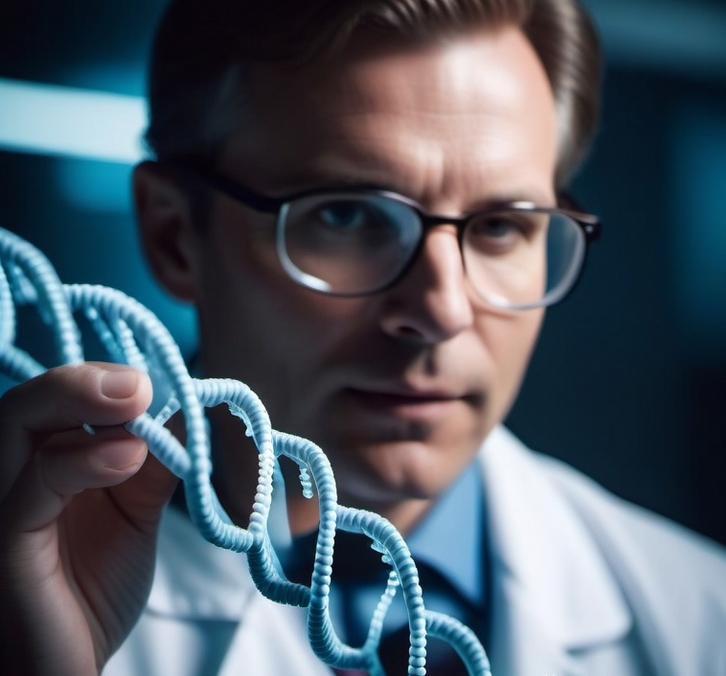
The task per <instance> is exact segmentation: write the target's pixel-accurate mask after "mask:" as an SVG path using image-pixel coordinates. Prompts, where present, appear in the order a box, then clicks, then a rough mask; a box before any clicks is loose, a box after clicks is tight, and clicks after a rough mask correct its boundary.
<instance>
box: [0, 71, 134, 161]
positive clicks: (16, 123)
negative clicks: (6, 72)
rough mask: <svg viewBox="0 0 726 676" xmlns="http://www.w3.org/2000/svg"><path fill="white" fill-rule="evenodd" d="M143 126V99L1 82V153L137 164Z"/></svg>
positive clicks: (25, 83)
mask: <svg viewBox="0 0 726 676" xmlns="http://www.w3.org/2000/svg"><path fill="white" fill-rule="evenodd" d="M145 126H146V105H145V103H144V100H143V99H142V98H140V97H135V96H126V95H122V94H109V93H106V92H93V91H87V90H83V89H74V88H72V87H60V86H56V85H44V84H36V83H30V82H21V81H17V80H7V79H3V78H0V149H4V150H14V151H20V152H29V153H38V154H42V155H62V156H70V157H80V158H87V159H95V160H105V161H109V162H123V163H134V162H137V161H139V160H140V159H141V158H142V157H143V156H144V150H143V146H142V143H141V136H142V133H143V130H144V128H145Z"/></svg>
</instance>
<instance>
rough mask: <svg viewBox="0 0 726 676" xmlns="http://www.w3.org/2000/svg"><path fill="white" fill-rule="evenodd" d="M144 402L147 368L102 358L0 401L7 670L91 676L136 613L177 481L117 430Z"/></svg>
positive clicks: (0, 551) (2, 659)
mask: <svg viewBox="0 0 726 676" xmlns="http://www.w3.org/2000/svg"><path fill="white" fill-rule="evenodd" d="M150 400H151V383H150V381H149V378H148V377H147V376H146V375H145V374H143V373H140V372H138V371H135V370H133V369H131V368H129V367H126V366H121V365H117V364H100V363H97V364H91V363H87V364H81V365H78V366H62V367H59V368H56V369H52V370H50V371H48V372H47V373H45V374H43V375H41V376H39V377H37V378H34V379H32V380H30V381H28V382H26V383H24V384H22V385H19V386H18V387H15V388H13V389H12V390H10V391H9V392H7V393H6V394H5V396H3V397H2V399H0V664H2V667H3V668H2V672H3V674H8V676H9V675H10V674H12V675H15V674H18V675H22V676H35V675H36V674H53V675H54V676H66V675H67V676H87V675H97V674H98V673H99V672H100V671H101V669H102V667H103V665H104V664H105V662H106V660H107V659H108V658H109V657H110V656H111V654H112V653H113V652H114V651H115V650H116V649H117V648H118V647H119V645H120V644H121V642H122V641H123V640H124V639H125V637H126V636H127V635H128V633H129V631H130V630H131V628H132V627H133V625H134V623H135V622H136V620H137V619H138V616H139V614H140V612H141V610H142V609H143V607H144V605H145V603H146V599H147V597H148V594H149V589H150V586H151V580H152V576H153V571H154V561H155V548H156V533H157V529H158V524H159V520H160V517H161V513H162V510H163V508H164V505H165V504H166V502H167V501H168V499H169V497H170V496H171V493H172V492H173V490H174V486H175V485H176V478H175V477H174V476H173V475H172V474H171V473H170V472H169V471H168V470H167V469H166V468H165V467H163V465H161V463H159V462H158V461H157V460H156V459H155V458H154V457H153V456H151V455H150V454H147V449H146V445H145V444H144V442H143V441H142V440H141V439H138V438H137V437H134V436H133V435H131V434H130V433H129V432H127V431H126V430H125V429H124V428H123V426H122V425H123V423H125V422H127V421H129V420H131V419H132V418H134V417H136V416H138V415H139V414H141V413H142V412H143V411H145V410H146V408H147V407H148V405H149V402H150ZM84 423H86V424H88V425H91V426H92V427H93V430H95V434H91V433H89V431H87V429H86V428H84V426H83V425H84ZM8 669H9V670H8Z"/></svg>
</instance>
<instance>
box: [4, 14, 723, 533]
mask: <svg viewBox="0 0 726 676" xmlns="http://www.w3.org/2000/svg"><path fill="white" fill-rule="evenodd" d="M587 4H588V5H589V6H590V8H591V10H592V12H593V14H594V16H595V17H596V19H597V21H598V23H599V25H600V27H601V31H602V34H603V40H604V45H605V50H606V57H607V63H608V69H607V74H606V77H605V81H604V110H603V117H602V130H601V132H600V135H599V137H598V139H597V142H596V145H595V147H594V149H593V152H592V154H591V156H590V158H589V160H588V161H587V163H586V164H585V166H584V168H583V171H582V173H581V174H580V176H579V177H578V179H577V180H576V181H575V183H574V186H573V193H574V195H575V196H576V197H577V198H578V200H579V201H580V202H582V203H583V205H584V206H585V207H586V208H587V209H589V210H591V211H593V212H595V213H598V214H599V215H600V216H601V217H602V220H603V223H604V229H603V236H602V239H601V241H599V242H598V243H597V244H596V245H595V246H594V247H593V248H592V251H591V256H590V258H589V261H588V266H587V269H586V274H585V278H584V279H583V281H582V283H581V284H580V285H579V287H578V288H577V289H576V291H575V293H574V294H573V296H572V297H571V298H570V299H568V300H567V301H566V302H565V303H564V304H563V305H562V306H560V307H557V308H554V309H553V310H551V311H550V313H549V316H548V319H547V322H546V325H545V329H544V333H543V336H542V340H541V342H540V345H539V347H538V349H537V351H536V354H535V356H534V359H533V363H532V367H531V370H530V372H529V375H528V377H527V380H526V382H525V386H524V389H523V392H522V395H521V397H520V399H519V401H518V403H517V404H516V406H515V407H514V409H513V411H512V413H511V415H510V417H509V420H508V422H509V424H510V425H511V426H512V428H513V429H514V430H515V431H516V432H517V433H518V434H519V435H520V436H521V437H522V438H523V439H524V440H525V441H526V442H527V443H529V444H530V445H531V446H533V447H534V448H537V449H539V450H542V451H544V452H547V453H550V454H552V455H555V456H557V457H561V458H563V459H565V460H567V461H568V462H570V463H572V464H574V465H575V466H577V467H580V468H582V469H583V470H585V471H586V472H587V473H588V474H590V475H591V476H593V477H594V478H596V479H597V480H598V481H600V482H602V483H603V484H605V485H606V486H607V487H608V488H610V489H611V490H613V491H615V492H616V493H617V494H619V495H622V496H624V497H626V498H628V499H631V500H634V501H636V502H638V503H640V504H643V505H645V506H647V507H650V508H652V509H655V510H656V511H658V512H661V513H662V514H665V515H667V516H669V517H672V518H674V519H676V520H678V521H680V522H682V523H684V524H686V525H688V526H691V527H693V528H696V529H697V530H699V531H701V532H703V533H706V534H708V535H710V536H711V537H714V538H717V539H720V540H721V541H723V542H726V495H724V489H725V487H726V460H725V458H726V217H725V216H724V214H726V209H725V208H724V198H725V197H726V6H724V4H722V3H715V2H706V1H705V0H698V1H687V0H657V1H654V0H651V1H648V0H639V1H638V2H626V1H625V0H590V1H589V2H588V3H587ZM162 5H163V3H162V2H161V0H153V1H150V0H144V1H143V2H142V0H127V2H124V3H91V2H89V1H88V0H85V1H84V0H66V1H65V2H63V3H57V2H52V1H51V0H27V1H26V2H25V3H24V4H22V5H20V4H19V3H2V5H0V78H5V79H6V80H8V81H12V82H17V81H23V82H31V83H44V84H48V83H49V84H55V85H64V86H69V87H74V88H80V89H83V90H93V91H102V92H113V93H117V94H122V95H135V96H140V95H142V94H143V88H144V85H143V63H144V60H145V58H146V53H147V49H148V43H149V40H150V35H151V31H152V27H153V25H154V22H155V20H156V18H157V16H158V14H159V12H160V10H161V8H162ZM1 85H2V80H0V92H1V91H2V89H1ZM43 112H44V113H45V117H43V116H42V115H40V113H43ZM47 113H48V111H47V110H45V111H42V110H41V111H30V110H28V111H26V113H24V117H25V118H26V119H25V122H26V123H27V124H29V125H31V127H32V124H36V129H37V126H38V125H44V124H50V122H48V121H47V120H48V117H47ZM36 114H38V115H40V116H39V117H37V118H36V117H34V115H36ZM9 115H10V100H9V98H8V97H7V96H6V97H5V98H3V97H2V95H1V94H0V226H2V227H6V228H9V229H11V230H14V231H16V232H18V233H19V234H21V235H22V236H24V237H26V238H27V239H29V240H30V241H32V242H34V243H35V244H37V245H39V246H40V247H41V248H42V249H43V250H44V251H45V252H46V253H47V254H48V255H49V257H50V258H51V260H52V261H53V263H54V264H55V265H56V267H57V269H58V271H59V273H60V275H61V278H62V279H63V280H64V281H66V282H96V283H103V284H109V285H111V286H115V287H117V288H121V289H122V290H124V291H126V292H128V293H130V294H131V295H133V296H135V297H137V298H139V299H140V300H141V301H142V302H144V303H145V304H147V305H149V306H150V307H151V308H152V309H153V310H154V311H156V312H157V313H158V314H159V315H160V316H161V318H162V319H163V321H164V322H165V323H167V325H169V326H170V328H171V329H172V331H173V332H174V333H175V335H177V337H178V338H179V340H180V342H181V343H182V346H183V348H184V349H185V350H186V351H187V352H190V351H192V350H193V345H194V328H193V317H192V314H191V312H190V311H189V310H188V308H183V307H181V306H179V305H178V304H175V303H173V302H171V301H170V300H169V299H168V298H166V297H165V296H164V294H163V293H162V292H161V291H160V290H159V289H158V287H157V286H156V285H155V283H154V282H153V281H152V279H151V278H150V276H149V275H148V273H147V272H146V270H145V267H144V263H143V261H142V260H141V256H140V254H139V249H138V245H137V243H136V238H135V233H134V227H133V219H132V216H131V213H130V207H129V197H128V179H129V174H130V164H129V162H128V161H118V158H117V160H116V161H108V160H103V159H99V158H92V157H91V155H92V153H90V154H87V155H86V156H85V157H79V156H78V155H69V154H68V153H67V152H64V151H63V150H62V149H60V150H59V149H58V148H55V149H51V150H46V151H43V150H42V149H40V150H39V149H35V150H29V149H27V148H19V147H15V146H14V145H13V143H12V142H11V141H9V140H8V139H5V141H3V140H2V131H3V125H5V126H6V127H7V126H8V125H10V124H11V123H13V124H14V123H16V122H17V120H15V121H13V120H9V119H8V116H9ZM36 119H37V120H38V121H37V122H35V123H34V122H33V121H34V120H36ZM43 120H46V121H43ZM51 122H52V120H51ZM56 122H57V120H56ZM114 124H116V123H115V122H114V123H112V124H111V125H110V127H109V129H108V130H106V131H104V130H103V129H101V130H98V129H95V128H94V126H93V120H90V119H83V118H82V117H79V118H78V119H77V120H75V124H73V125H72V126H73V127H74V128H75V130H76V132H78V131H79V130H80V133H81V136H83V135H85V136H89V135H90V134H91V133H94V134H98V138H99V139H100V141H99V145H102V143H101V141H104V140H106V141H108V140H109V139H110V138H112V137H113V136H114V129H115V127H114ZM118 124H119V125H120V124H121V122H120V121H118ZM29 340H30V341H31V343H32V344H33V349H34V351H35V352H36V353H38V354H40V355H42V356H43V358H44V359H45V360H46V361H47V363H52V362H53V360H54V359H55V357H54V356H53V354H52V353H51V352H50V350H49V343H48V340H47V337H46V336H45V335H44V334H43V333H42V332H40V333H38V332H32V333H31V334H30V338H29Z"/></svg>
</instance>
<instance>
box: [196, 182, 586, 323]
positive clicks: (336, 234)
mask: <svg viewBox="0 0 726 676" xmlns="http://www.w3.org/2000/svg"><path fill="white" fill-rule="evenodd" d="M194 171H195V173H196V174H197V175H199V176H200V177H201V178H202V179H203V180H204V181H205V182H207V183H208V184H210V185H211V186H212V187H214V188H215V189H217V190H219V191H220V192H222V193H224V194H225V195H227V196H229V197H231V198H233V199H235V200H237V201H239V202H241V203H242V204H244V205H246V206H247V207H250V208H252V209H254V210H255V211H259V212H264V213H271V214H277V225H276V246H277V253H278V256H279V259H280V262H281V264H282V266H283V268H284V269H285V271H286V272H287V274H288V275H289V276H290V277H291V278H292V279H293V280H295V281H296V282H298V283H299V284H302V285H303V286H305V287H308V288H310V289H314V290H315V291H319V292H321V293H325V294H330V295H335V296H349V297H355V296H366V295H371V294H375V293H378V292H381V291H384V290H385V289H388V288H390V287H391V286H393V285H394V284H395V283H396V282H397V281H398V280H400V279H401V278H402V277H403V276H404V275H405V274H406V272H407V271H408V270H409V268H410V267H411V266H412V265H413V263H414V261H415V260H416V257H417V255H418V253H419V252H420V251H421V249H422V246H423V242H424V238H425V236H426V233H427V231H428V230H430V229H431V228H433V227H435V226H437V225H442V224H453V225H455V226H456V227H457V229H458V238H459V246H460V248H461V252H462V258H463V262H464V268H465V270H466V274H467V278H468V280H469V282H470V283H471V285H472V287H473V288H474V290H475V291H476V292H477V293H478V294H479V296H481V298H482V299H484V300H485V301H486V302H487V303H489V304H491V305H492V306H494V307H497V308H502V309H513V310H525V309H530V308H537V307H545V306H548V305H552V304H554V303H556V302H558V301H559V300H561V299H562V298H564V296H565V295H566V294H567V293H568V292H569V291H570V290H571V289H572V287H573V286H574V284H575V282H576V281H577V278H578V276H579V274H580V271H581V269H582V265H583V263H584V260H585V253H586V249H587V245H588V244H589V242H591V241H594V240H595V239H597V237H598V235H599V231H600V222H599V219H598V218H597V217H596V216H592V215H590V214H585V213H581V212H580V211H578V210H577V209H575V208H548V207H540V206H537V205H535V204H533V203H531V202H512V203H506V204H501V205H494V206H491V207H489V208H487V209H483V210H481V211H476V212H472V213H469V214H465V215H463V216H459V217H454V216H442V215H436V214H430V213H428V212H427V211H425V210H424V209H423V207H421V205H419V204H418V203H416V202H415V201H413V200H411V199H408V198H407V197H404V196H402V195H399V194H397V193H394V192H390V191H387V190H378V189H373V188H371V189H369V188H341V189H327V190H310V191H306V192H300V193H296V194H294V195H289V196H286V197H268V196H264V195H260V194H258V193H256V192H254V191H252V190H250V189H249V188H247V187H245V186H243V185H240V184H239V183H236V182H233V181H230V180H229V179H227V178H224V177H222V176H218V175H217V174H214V173H210V172H207V171H200V170H197V169H194Z"/></svg>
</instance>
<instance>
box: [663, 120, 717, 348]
mask: <svg viewBox="0 0 726 676" xmlns="http://www.w3.org/2000/svg"><path fill="white" fill-rule="evenodd" d="M674 130H675V134H674V143H673V150H672V152H673V155H672V157H673V159H672V167H673V177H672V180H673V184H672V185H673V190H672V193H671V194H672V198H673V200H674V202H673V207H674V214H675V216H676V219H677V221H676V223H675V224H674V225H675V226H676V227H675V229H674V231H673V237H674V244H675V261H676V265H677V268H676V270H677V272H678V276H677V279H676V282H677V292H678V300H679V309H680V314H681V320H682V321H683V323H684V326H685V329H686V332H687V334H686V335H687V338H688V341H689V345H690V346H691V349H692V352H693V353H694V355H696V356H698V358H699V359H702V360H708V361H711V362H719V363H723V362H724V361H725V360H726V264H725V262H726V219H725V218H724V207H723V199H724V195H726V118H724V117H723V115H722V114H721V115H719V114H718V113H717V112H716V111H714V110H710V109H709V107H705V106H704V107H698V106H688V107H684V109H683V110H681V111H680V114H679V115H678V116H677V117H676V119H675V125H674Z"/></svg>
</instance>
